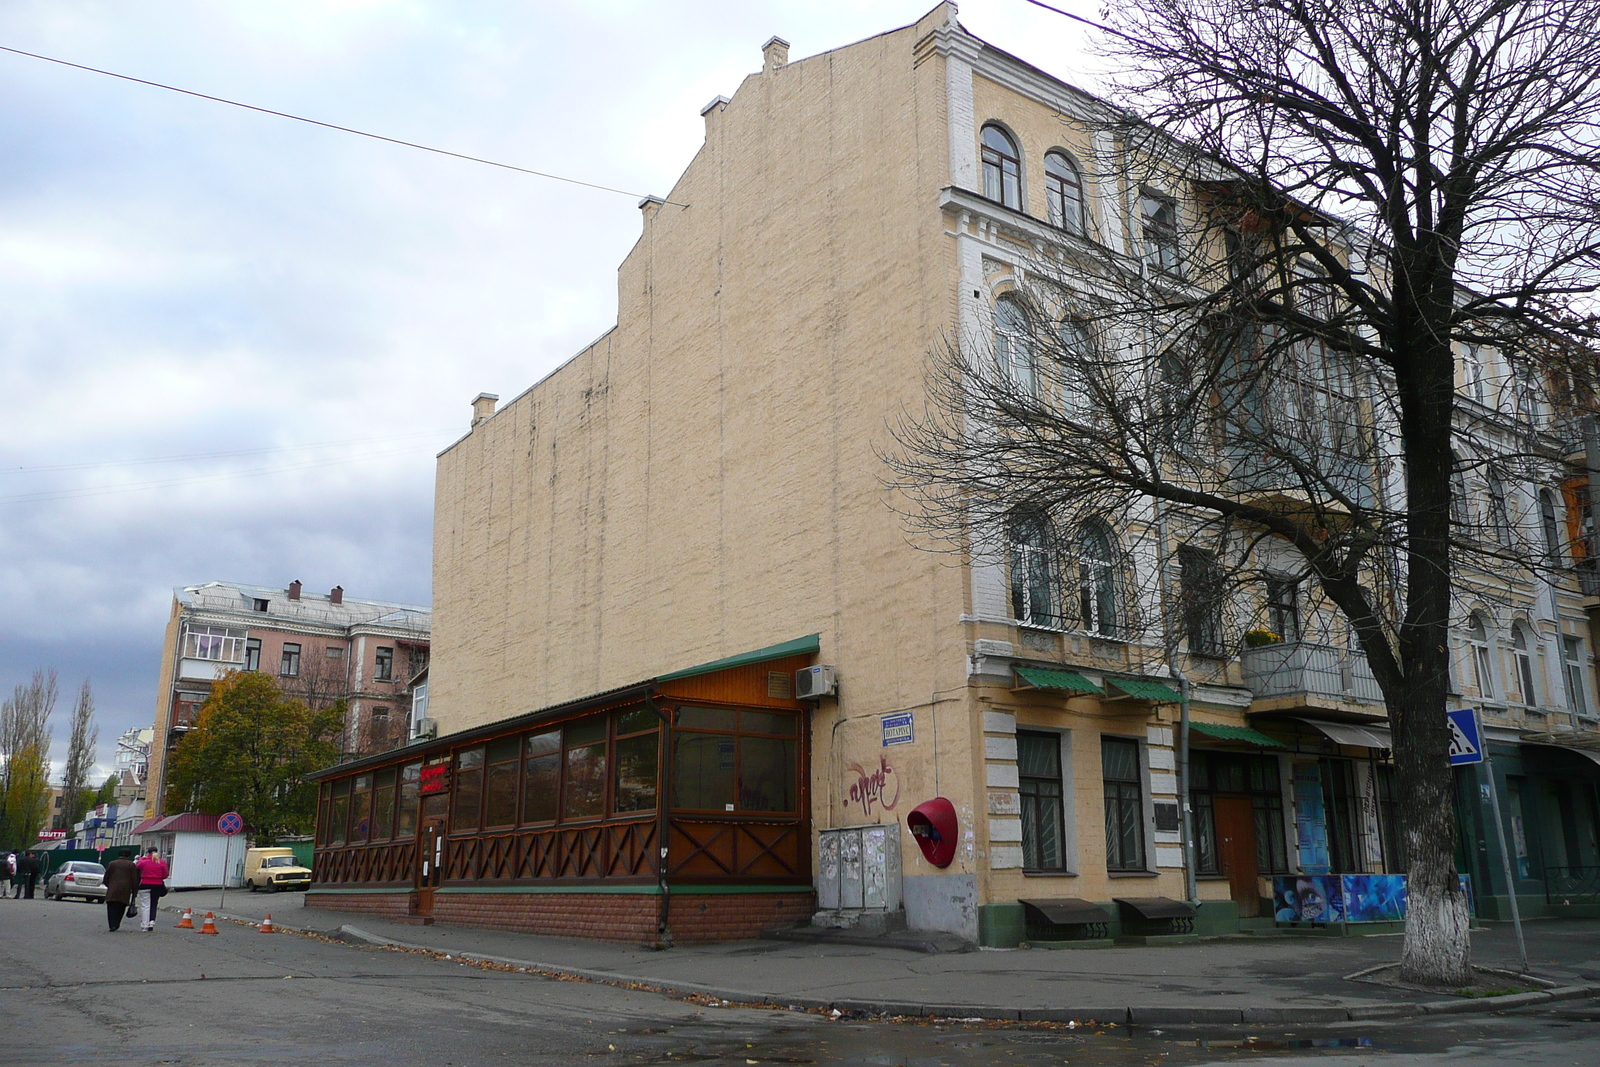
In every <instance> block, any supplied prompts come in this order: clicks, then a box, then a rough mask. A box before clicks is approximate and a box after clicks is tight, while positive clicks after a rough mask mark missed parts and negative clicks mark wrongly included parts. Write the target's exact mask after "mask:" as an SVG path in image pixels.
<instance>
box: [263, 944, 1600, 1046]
mask: <svg viewBox="0 0 1600 1067" xmlns="http://www.w3.org/2000/svg"><path fill="white" fill-rule="evenodd" d="M283 929H286V930H287V929H288V927H283ZM323 933H324V936H328V937H334V938H336V939H339V940H345V941H352V942H362V943H365V944H369V945H375V946H379V947H390V948H401V949H409V950H415V951H421V952H429V953H437V954H439V955H448V956H450V957H451V958H452V959H458V960H465V961H467V962H470V963H493V964H497V965H500V966H507V967H520V968H525V969H527V970H529V971H533V972H538V973H540V974H547V975H555V976H557V977H561V978H571V979H578V980H581V981H587V982H602V983H605V984H607V985H619V986H625V987H627V988H630V989H645V990H647V991H649V992H653V993H662V994H666V995H669V996H702V997H711V998H715V999H717V1000H724V1001H727V1002H729V1003H730V1004H758V1005H762V1006H766V1007H773V1008H786V1009H789V1010H791V1011H824V1012H827V1011H837V1012H839V1013H841V1014H851V1015H899V1016H908V1017H913V1018H942V1019H973V1020H978V1019H982V1020H997V1021H1005V1022H1056V1023H1067V1022H1077V1023H1088V1022H1097V1023H1126V1024H1129V1025H1134V1026H1185V1025H1235V1024H1246V1023H1255V1024H1289V1023H1331V1022H1350V1021H1365V1020H1373V1021H1376V1020H1380V1019H1403V1018H1411V1017H1414V1016H1423V1015H1445V1014H1451V1015H1456V1014H1468V1013H1488V1012H1496V1011H1508V1010H1511V1009H1514V1008H1524V1007H1528V1006H1530V1005H1535V1004H1542V1003H1545V1002H1547V1001H1557V1000H1579V999H1583V998H1587V997H1600V983H1596V984H1590V985H1576V986H1564V987H1561V988H1557V989H1550V990H1544V991H1540V992H1535V993H1512V994H1508V995H1506V996H1500V997H1475V998H1463V999H1460V1000H1441V1001H1425V1002H1422V1003H1403V1004H1394V1003H1391V1004H1345V1005H1336V1004H1308V1005H1292V1004H1283V1005H1276V1004H1275V1005H1263V1006H1260V1007H1238V1008H1223V1007H1216V1006H1205V1007H1195V1006H1187V1005H1184V1006H1172V1007H1164V1006H1155V1005H1135V1006H1131V1007H1121V1008H1117V1007H1109V1006H1107V1007H1092V1008H1091V1007H1083V1008H1005V1007H998V1006H994V1005H985V1004H923V1003H917V1002H912V1001H897V1000H855V999H849V998H846V999H839V1000H819V999H815V998H811V997H798V996H784V995H782V994H775V993H753V992H751V991H749V990H738V989H723V988H719V987H716V986H704V985H697V984H694V983H691V982H673V981H664V980H662V979H659V978H647V977H642V976H639V975H630V974H617V973H615V972H612V971H597V970H590V969H587V968H582V967H568V966H563V965H560V964H553V963H536V962H533V961H530V960H519V959H513V958H511V957H508V956H491V955H487V954H485V953H481V952H460V951H454V950H452V951H450V952H448V953H446V952H444V951H443V950H441V949H439V948H436V947H434V946H431V945H418V944H413V943H411V942H406V941H396V940H394V939H392V938H387V937H380V936H379V935H377V934H373V933H369V932H367V931H366V930H363V929H361V928H360V927H358V926H348V925H346V926H341V927H339V928H338V930H337V931H333V932H326V931H324V932H323Z"/></svg>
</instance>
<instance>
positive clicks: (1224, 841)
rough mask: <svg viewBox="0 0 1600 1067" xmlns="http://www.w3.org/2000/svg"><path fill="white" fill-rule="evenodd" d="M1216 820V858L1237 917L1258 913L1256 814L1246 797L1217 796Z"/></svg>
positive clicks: (1214, 801)
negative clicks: (1236, 906)
mask: <svg viewBox="0 0 1600 1067" xmlns="http://www.w3.org/2000/svg"><path fill="white" fill-rule="evenodd" d="M1212 811H1213V812H1214V813H1215V816H1216V822H1217V858H1218V859H1220V860H1221V861H1222V873H1223V874H1225V875H1227V876H1228V888H1229V889H1230V890H1231V895H1232V897H1233V902H1234V903H1235V904H1237V905H1238V906H1239V916H1240V917H1241V918H1250V919H1253V918H1255V917H1257V916H1259V915H1260V914H1261V892H1260V889H1259V888H1258V885H1257V881H1256V879H1257V877H1258V873H1257V871H1256V814H1255V806H1254V805H1253V804H1251V802H1250V798H1249V797H1229V796H1219V797H1216V798H1215V799H1214V800H1213V801H1212Z"/></svg>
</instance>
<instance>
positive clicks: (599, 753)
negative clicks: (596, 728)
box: [561, 719, 606, 819]
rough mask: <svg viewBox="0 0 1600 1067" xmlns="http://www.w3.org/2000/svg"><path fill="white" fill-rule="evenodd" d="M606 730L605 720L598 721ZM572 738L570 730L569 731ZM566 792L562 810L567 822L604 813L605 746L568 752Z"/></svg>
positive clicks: (571, 749)
mask: <svg viewBox="0 0 1600 1067" xmlns="http://www.w3.org/2000/svg"><path fill="white" fill-rule="evenodd" d="M600 729H601V730H604V729H605V720H604V719H602V720H600ZM568 735H569V737H570V735H571V728H570V727H569V728H568ZM565 784H566V789H565V791H564V793H563V799H562V805H561V811H562V817H563V818H566V819H588V818H593V817H595V816H597V815H604V814H605V813H606V743H605V742H604V741H601V742H600V743H599V744H594V745H583V746H580V747H578V748H569V749H567V775H566V783H565Z"/></svg>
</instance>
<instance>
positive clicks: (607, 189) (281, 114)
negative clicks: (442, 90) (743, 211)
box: [0, 45, 689, 207]
mask: <svg viewBox="0 0 1600 1067" xmlns="http://www.w3.org/2000/svg"><path fill="white" fill-rule="evenodd" d="M0 52H10V53H11V54H13V55H18V56H27V57H28V58H29V59H42V60H43V61H44V62H46V63H56V64H59V65H60V66H63V67H71V68H73V69H74V70H85V71H88V72H89V73H90V74H103V75H105V76H106V77H107V78H118V79H120V80H122V81H125V82H134V83H135V84H138V85H148V86H150V87H151V88H154V89H165V90H167V91H168V92H172V93H182V94H183V95H184V96H193V97H197V98H199V99H201V100H210V101H212V102H213V103H217V104H228V105H229V106H231V107H242V108H244V109H245V110H246V111H259V112H260V113H261V114H263V115H276V116H277V117H278V118H280V119H292V120H294V121H295V122H304V123H306V124H307V125H310V126H321V127H322V128H323V129H325V130H338V131H339V132H340V133H352V134H355V135H356V136H357V137H368V138H371V139H372V140H374V141H387V142H388V143H389V144H397V145H403V146H405V147H406V148H416V149H419V150H421V151H423V152H433V153H435V154H436V155H441V156H450V157H452V158H455V159H464V160H466V161H467V162H469V163H482V164H484V165H485V166H489V167H500V168H502V169H503V170H514V171H517V172H518V173H520V174H531V175H533V176H534V177H535V178H549V179H550V180H551V181H556V182H566V183H567V184H569V185H581V186H583V187H584V188H586V189H598V190H600V191H601V192H603V193H616V194H618V195H619V196H632V197H637V198H639V199H646V198H650V199H659V197H650V194H648V193H631V192H629V191H628V190H626V189H617V188H615V187H613V186H610V185H600V184H598V183H596V182H586V181H583V180H581V179H578V178H568V177H566V176H564V175H561V174H551V173H550V172H549V171H543V170H532V169H530V168H528V167H518V166H515V165H513V164H511V163H500V162H497V161H496V160H493V159H484V158H483V157H482V156H469V155H467V154H466V153H464V152H452V151H450V150H449V149H448V148H434V147H433V146H431V145H425V144H418V143H417V142H415V141H402V140H401V139H400V138H398V137H386V136H384V135H383V134H381V133H370V132H368V131H367V130H358V129H355V128H354V127H351V126H340V125H338V124H336V123H332V122H323V121H321V120H320V119H309V118H306V117H305V116H304V115H293V114H290V113H289V112H287V111H274V110H273V109H272V108H270V107H258V106H256V105H255V104H246V103H244V102H242V101H239V100H229V99H228V98H227V97H225V96H212V95H211V94H210V93H200V92H196V91H194V90H193V89H180V88H179V87H178V86H176V85H168V84H166V83H165V82H158V81H151V80H149V79H148V78H135V77H133V76H132V75H130V74H118V73H117V72H116V71H114V70H101V69H100V68H99V67H90V66H85V65H84V64H82V63H73V62H70V61H69V60H65V59H56V58H55V57H54V56H45V55H40V54H39V53H38V52H24V51H23V50H22V49H20V48H8V47H7V46H5V45H0ZM662 203H665V204H671V205H673V206H674V207H688V206H689V205H688V204H681V203H679V202H678V201H676V200H663V201H662Z"/></svg>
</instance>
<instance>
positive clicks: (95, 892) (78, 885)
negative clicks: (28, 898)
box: [44, 860, 106, 900]
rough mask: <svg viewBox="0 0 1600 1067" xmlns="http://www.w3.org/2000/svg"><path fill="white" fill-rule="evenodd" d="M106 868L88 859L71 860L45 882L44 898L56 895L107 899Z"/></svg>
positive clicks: (60, 897)
mask: <svg viewBox="0 0 1600 1067" xmlns="http://www.w3.org/2000/svg"><path fill="white" fill-rule="evenodd" d="M105 878H106V869H105V868H104V867H102V866H100V865H99V864H98V863H90V862H88V861H87V860H69V861H67V862H66V863H63V864H62V865H61V869H60V870H58V871H56V873H55V874H52V875H51V876H50V880H49V881H48V882H46V883H45V884H44V899H46V900H49V899H50V898H52V897H54V898H55V899H56V900H65V899H66V898H68V897H82V898H83V899H84V900H104V899H106V884H105Z"/></svg>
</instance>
